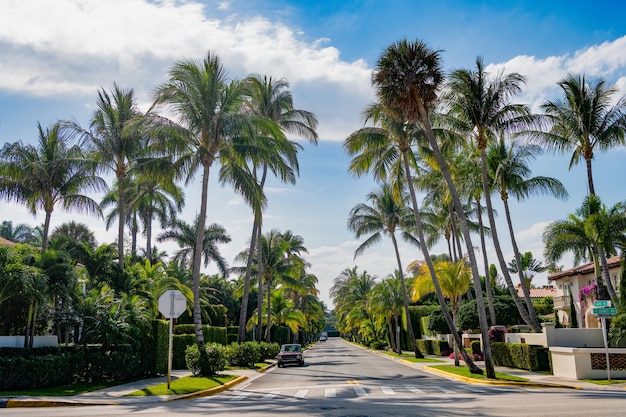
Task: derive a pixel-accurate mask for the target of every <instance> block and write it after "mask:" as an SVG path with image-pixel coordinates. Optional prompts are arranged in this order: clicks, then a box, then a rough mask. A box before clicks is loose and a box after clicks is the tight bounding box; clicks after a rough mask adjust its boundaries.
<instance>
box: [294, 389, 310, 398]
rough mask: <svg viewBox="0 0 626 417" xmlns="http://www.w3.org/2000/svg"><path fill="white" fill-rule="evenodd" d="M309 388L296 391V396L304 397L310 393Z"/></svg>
mask: <svg viewBox="0 0 626 417" xmlns="http://www.w3.org/2000/svg"><path fill="white" fill-rule="evenodd" d="M308 392H309V390H308V389H301V390H300V391H298V392H296V395H295V397H296V398H304V397H306V395H307V394H308Z"/></svg>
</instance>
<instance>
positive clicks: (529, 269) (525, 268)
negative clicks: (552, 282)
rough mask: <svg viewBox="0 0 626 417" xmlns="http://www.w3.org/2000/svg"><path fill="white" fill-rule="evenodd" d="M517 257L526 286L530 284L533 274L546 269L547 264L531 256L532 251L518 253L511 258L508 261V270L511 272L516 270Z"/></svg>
mask: <svg viewBox="0 0 626 417" xmlns="http://www.w3.org/2000/svg"><path fill="white" fill-rule="evenodd" d="M518 259H519V261H520V263H521V266H522V268H521V270H522V275H523V276H524V281H525V282H526V285H527V286H528V287H530V286H531V283H532V280H533V278H534V277H535V274H537V273H541V272H545V271H547V270H548V267H547V266H544V265H543V264H542V263H541V261H539V260H537V259H535V258H534V257H533V253H532V252H524V253H523V254H522V253H520V254H518V256H517V257H516V258H513V259H512V260H511V262H509V271H511V272H513V273H517V272H518V268H517V260H518Z"/></svg>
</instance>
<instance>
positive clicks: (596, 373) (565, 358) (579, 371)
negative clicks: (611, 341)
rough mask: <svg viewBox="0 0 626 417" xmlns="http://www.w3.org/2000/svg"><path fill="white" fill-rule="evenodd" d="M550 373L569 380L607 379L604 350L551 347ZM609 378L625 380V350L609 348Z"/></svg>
mask: <svg viewBox="0 0 626 417" xmlns="http://www.w3.org/2000/svg"><path fill="white" fill-rule="evenodd" d="M550 355H551V356H552V373H553V374H554V375H555V376H559V377H563V378H569V379H607V371H606V351H605V349H604V348H572V347H559V346H556V347H551V348H550ZM609 364H610V365H611V378H612V379H613V378H615V379H626V349H621V348H620V349H615V348H609Z"/></svg>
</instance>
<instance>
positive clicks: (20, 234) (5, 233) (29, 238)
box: [0, 220, 41, 246]
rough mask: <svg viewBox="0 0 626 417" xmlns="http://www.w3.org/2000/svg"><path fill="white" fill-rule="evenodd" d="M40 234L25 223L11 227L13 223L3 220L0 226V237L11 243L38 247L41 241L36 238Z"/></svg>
mask: <svg viewBox="0 0 626 417" xmlns="http://www.w3.org/2000/svg"><path fill="white" fill-rule="evenodd" d="M40 234H41V230H39V231H37V230H36V228H33V227H31V226H29V225H28V224H26V223H19V224H16V225H15V226H13V222H12V221H11V220H4V221H3V222H2V223H1V224H0V237H3V238H5V239H7V240H10V241H11V242H16V243H28V244H32V245H36V246H40V245H41V239H40V237H39V236H38V235H40ZM37 242H39V243H37Z"/></svg>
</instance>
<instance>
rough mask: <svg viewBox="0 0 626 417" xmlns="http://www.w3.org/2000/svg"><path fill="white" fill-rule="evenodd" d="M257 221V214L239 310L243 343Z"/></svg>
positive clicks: (242, 340) (239, 332)
mask: <svg viewBox="0 0 626 417" xmlns="http://www.w3.org/2000/svg"><path fill="white" fill-rule="evenodd" d="M256 233H257V222H256V216H255V218H254V222H253V224H252V237H251V238H250V251H249V252H248V262H247V263H246V276H245V278H244V282H243V295H242V296H241V310H240V311H239V330H238V332H237V341H238V342H239V343H243V342H244V341H245V339H246V321H247V320H246V319H247V318H248V299H249V298H250V280H251V278H252V261H253V260H254V248H255V247H256Z"/></svg>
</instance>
